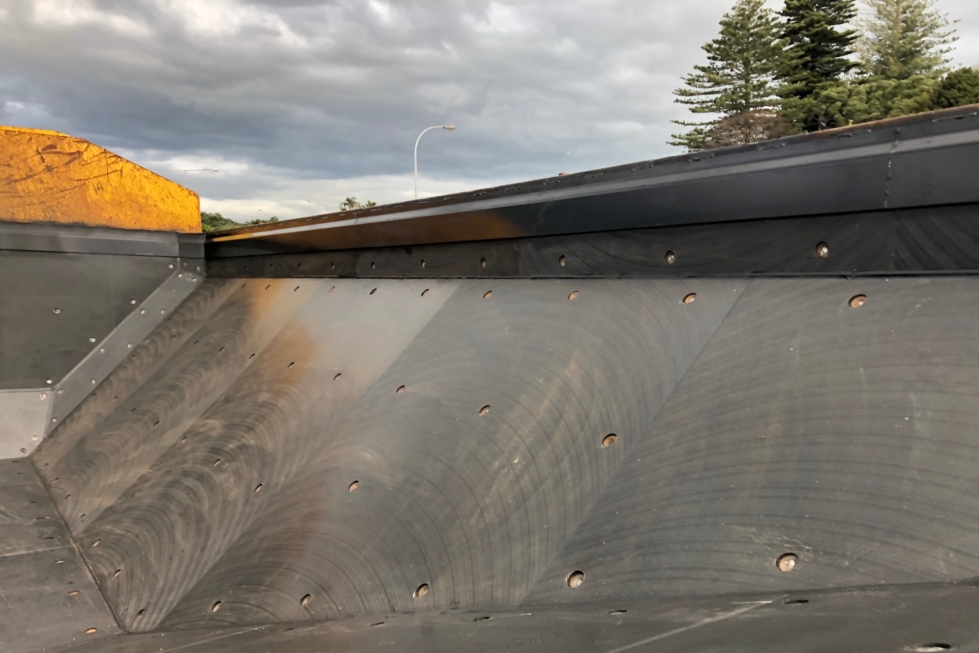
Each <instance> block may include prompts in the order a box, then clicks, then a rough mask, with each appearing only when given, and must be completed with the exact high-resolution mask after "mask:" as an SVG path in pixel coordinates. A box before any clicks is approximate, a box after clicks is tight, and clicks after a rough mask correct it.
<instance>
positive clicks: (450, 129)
mask: <svg viewBox="0 0 979 653" xmlns="http://www.w3.org/2000/svg"><path fill="white" fill-rule="evenodd" d="M455 128H456V126H455V125H442V129H448V130H449V131H452V130H453V129H455Z"/></svg>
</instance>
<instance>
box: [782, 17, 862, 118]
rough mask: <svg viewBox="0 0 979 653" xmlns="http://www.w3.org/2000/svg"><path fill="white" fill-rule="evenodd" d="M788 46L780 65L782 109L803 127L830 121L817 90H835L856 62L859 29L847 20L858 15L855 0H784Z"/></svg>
mask: <svg viewBox="0 0 979 653" xmlns="http://www.w3.org/2000/svg"><path fill="white" fill-rule="evenodd" d="M780 13H781V16H782V18H783V19H784V21H785V22H784V25H783V28H782V37H783V44H784V46H785V50H784V52H783V57H782V60H781V67H780V68H779V75H778V77H779V80H780V81H781V82H782V87H781V90H780V92H781V96H782V106H781V109H782V112H783V113H784V114H785V116H786V117H787V118H789V119H790V120H791V121H792V122H793V123H795V124H796V125H798V126H799V127H800V128H801V129H802V130H804V131H817V130H819V129H824V128H825V127H826V126H827V125H826V124H825V122H824V121H823V120H822V117H823V114H824V113H825V111H824V110H823V107H821V106H820V105H819V103H818V102H817V101H816V100H815V98H814V96H816V95H818V94H821V93H825V92H827V91H830V90H832V89H833V88H834V87H835V84H836V82H838V81H839V80H840V79H841V78H842V77H843V76H844V75H846V74H847V73H849V72H850V71H852V70H853V69H854V68H856V66H857V64H856V62H855V61H853V59H852V58H851V55H852V54H853V52H854V50H853V44H854V42H855V41H856V40H857V32H856V30H854V29H848V28H847V25H848V24H849V23H850V22H851V21H852V20H853V19H854V17H856V15H857V8H856V4H855V1H854V0H785V6H784V7H783V9H782V11H781V12H780Z"/></svg>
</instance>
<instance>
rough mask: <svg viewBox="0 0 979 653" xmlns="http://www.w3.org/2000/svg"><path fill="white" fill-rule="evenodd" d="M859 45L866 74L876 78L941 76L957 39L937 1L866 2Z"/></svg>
mask: <svg viewBox="0 0 979 653" xmlns="http://www.w3.org/2000/svg"><path fill="white" fill-rule="evenodd" d="M864 2H865V4H866V11H865V12H864V13H863V16H862V19H861V21H860V28H861V30H862V32H863V34H862V36H861V38H860V40H859V41H858V42H857V49H858V52H859V54H860V63H861V64H862V66H863V68H864V71H865V72H867V73H868V74H869V75H871V77H874V78H877V79H908V78H910V77H912V76H914V75H928V76H931V77H935V78H937V77H939V76H941V75H942V74H943V73H945V72H946V71H947V68H948V64H949V58H948V54H949V53H950V52H951V50H952V49H951V48H950V47H949V46H950V45H951V44H952V43H954V42H955V41H957V40H958V38H957V37H956V36H955V30H954V29H952V28H950V25H951V23H950V22H949V20H948V17H947V15H945V14H942V13H939V12H938V11H937V10H936V9H935V8H934V6H935V0H864Z"/></svg>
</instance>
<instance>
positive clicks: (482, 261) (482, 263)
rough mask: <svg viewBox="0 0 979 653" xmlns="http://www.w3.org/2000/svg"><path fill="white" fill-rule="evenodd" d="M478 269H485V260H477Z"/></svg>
mask: <svg viewBox="0 0 979 653" xmlns="http://www.w3.org/2000/svg"><path fill="white" fill-rule="evenodd" d="M479 267H481V268H485V267H486V259H484V258H481V259H479Z"/></svg>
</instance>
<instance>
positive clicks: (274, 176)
mask: <svg viewBox="0 0 979 653" xmlns="http://www.w3.org/2000/svg"><path fill="white" fill-rule="evenodd" d="M732 1H733V0H618V1H616V0H534V1H533V2H531V1H530V0H525V1H522V2H496V1H490V0H457V1H455V2H451V1H448V0H446V1H440V0H427V1H425V0H422V1H416V2H407V1H405V2H395V1H386V0H332V1H323V0H0V56H2V59H0V110H2V112H3V114H2V115H0V122H2V123H6V124H12V125H21V126H29V127H41V128H46V129H55V130H59V131H64V132H67V133H69V134H72V135H75V136H81V137H84V138H88V139H89V140H92V141H93V142H95V143H98V144H99V145H102V146H104V147H107V148H109V149H111V150H113V151H115V152H117V153H119V154H122V155H124V156H126V157H128V158H130V159H132V160H134V161H136V162H138V163H140V164H142V165H145V166H146V167H148V168H150V169H152V170H154V171H156V172H159V173H160V174H163V175H165V176H167V177H169V178H171V179H174V180H176V181H178V182H180V183H182V184H184V185H186V186H188V187H190V188H192V189H194V190H196V191H198V192H199V193H200V195H201V205H202V208H203V209H204V210H211V211H220V212H222V213H224V214H225V215H227V216H229V217H232V218H235V219H239V220H244V219H251V218H261V217H265V216H266V215H278V216H279V217H280V218H289V217H298V216H302V215H310V214H315V213H321V212H325V211H327V210H331V211H333V210H336V208H337V204H338V203H339V202H340V201H341V200H342V199H343V198H344V197H346V196H350V195H353V196H356V197H358V198H359V199H361V200H366V199H373V200H374V201H377V202H379V203H387V202H395V201H401V200H405V199H410V198H411V197H412V148H413V146H414V143H415V137H416V136H417V135H418V132H419V131H420V130H421V129H422V128H424V127H428V126H430V125H439V124H449V123H451V124H454V125H456V126H457V130H456V131H454V132H445V131H441V130H438V131H432V132H429V133H428V134H426V136H425V138H424V139H423V140H422V144H421V146H420V148H419V153H420V154H419V161H420V176H421V181H420V190H421V191H422V194H423V195H435V194H442V193H448V192H456V191H461V190H467V189H472V188H477V187H484V186H489V185H496V184H499V183H507V182H512V181H518V180H522V179H528V178H535V177H542V176H549V175H553V174H556V173H558V172H562V171H567V172H574V171H579V170H586V169H589V168H596V167H602V166H607V165H614V164H618V163H626V162H629V161H636V160H642V159H650V158H656V157H659V156H665V155H669V154H674V153H678V152H679V150H677V149H676V148H672V147H670V146H668V145H666V144H665V142H666V140H667V139H668V138H669V134H670V132H671V128H672V126H671V125H670V122H669V121H670V119H671V118H679V117H683V116H684V109H683V107H680V106H678V105H675V104H673V98H672V95H671V93H670V92H671V90H672V89H673V88H675V87H676V86H678V85H679V84H680V83H681V82H680V77H681V75H683V74H684V73H686V72H688V71H689V69H690V67H691V66H692V65H693V64H695V63H699V62H701V61H702V58H703V57H702V55H703V53H702V51H701V50H700V45H701V44H702V43H703V42H705V41H707V40H709V39H711V38H713V37H714V36H715V34H716V31H717V21H718V20H719V19H720V17H721V15H722V14H723V13H724V12H725V11H727V10H728V9H729V8H730V5H731V4H732ZM938 2H939V6H940V7H941V8H942V9H943V10H945V11H947V12H948V13H949V14H950V16H951V17H952V18H957V19H959V20H960V23H959V24H958V26H957V27H958V32H959V36H960V37H961V40H960V41H959V43H958V44H957V48H956V56H955V60H956V63H958V64H968V65H975V64H979V1H977V0H938ZM200 168H217V169H218V172H216V173H213V172H183V171H184V170H188V169H191V170H192V169H200ZM262 211H264V212H265V213H262Z"/></svg>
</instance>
